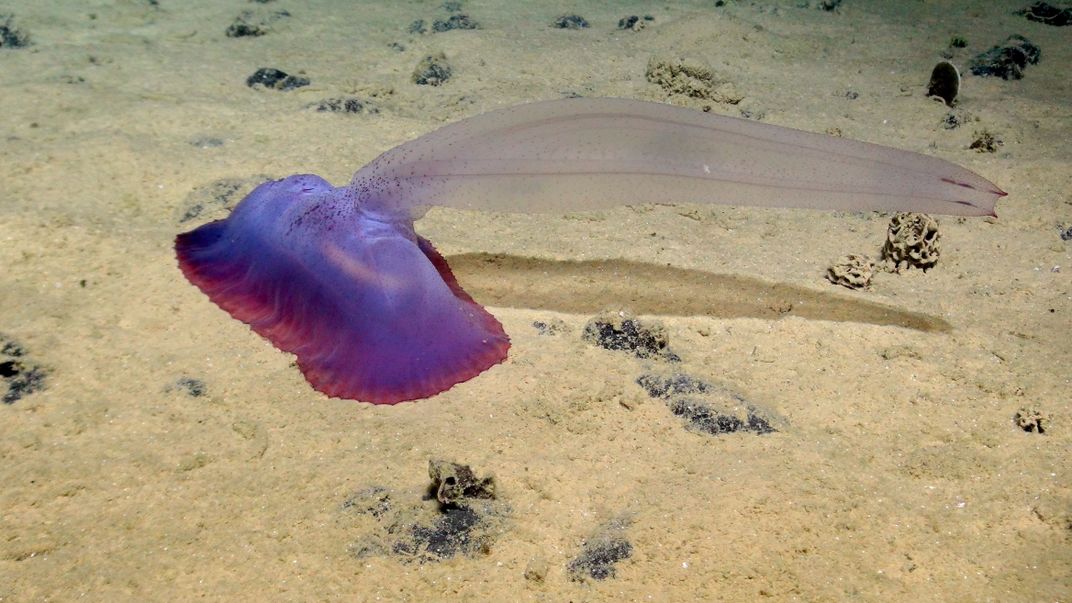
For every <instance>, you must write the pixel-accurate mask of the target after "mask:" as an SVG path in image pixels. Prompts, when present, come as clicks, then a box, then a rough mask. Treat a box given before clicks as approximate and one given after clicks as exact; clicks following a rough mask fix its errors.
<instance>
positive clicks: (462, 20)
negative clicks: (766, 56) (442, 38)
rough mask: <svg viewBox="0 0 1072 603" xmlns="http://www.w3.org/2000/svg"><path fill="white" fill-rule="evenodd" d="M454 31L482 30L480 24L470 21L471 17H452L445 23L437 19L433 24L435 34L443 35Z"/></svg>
mask: <svg viewBox="0 0 1072 603" xmlns="http://www.w3.org/2000/svg"><path fill="white" fill-rule="evenodd" d="M454 29H480V23H477V22H476V21H475V20H473V19H470V18H469V15H451V16H450V17H448V18H447V19H446V20H445V21H444V20H442V19H436V20H435V22H434V23H432V31H434V32H435V33H443V32H444V31H451V30H454Z"/></svg>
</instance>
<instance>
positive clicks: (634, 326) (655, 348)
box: [581, 312, 681, 362]
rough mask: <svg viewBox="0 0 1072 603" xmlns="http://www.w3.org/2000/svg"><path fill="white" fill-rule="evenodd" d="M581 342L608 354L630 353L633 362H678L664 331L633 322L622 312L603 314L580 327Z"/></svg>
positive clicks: (650, 324)
mask: <svg viewBox="0 0 1072 603" xmlns="http://www.w3.org/2000/svg"><path fill="white" fill-rule="evenodd" d="M581 337H582V339H584V340H585V341H587V342H589V343H592V344H595V345H598V346H599V347H602V348H604V349H608V350H618V351H625V352H631V353H632V354H633V355H635V356H636V357H637V358H662V359H664V360H670V361H672V362H676V361H678V360H680V359H681V358H680V357H678V355H677V354H675V353H673V352H671V351H670V349H669V344H670V339H669V336H668V335H667V333H666V329H665V328H663V326H662V325H660V324H657V323H648V322H644V321H641V320H640V319H637V318H633V317H632V316H631V315H629V314H628V313H625V312H606V313H604V314H601V315H600V316H596V317H595V318H593V319H591V320H589V321H588V323H587V324H585V325H584V333H583V334H582V336H581Z"/></svg>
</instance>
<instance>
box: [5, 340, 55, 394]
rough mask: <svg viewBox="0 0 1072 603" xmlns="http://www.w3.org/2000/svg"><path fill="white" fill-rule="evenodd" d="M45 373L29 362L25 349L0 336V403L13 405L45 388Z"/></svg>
mask: <svg viewBox="0 0 1072 603" xmlns="http://www.w3.org/2000/svg"><path fill="white" fill-rule="evenodd" d="M46 376H47V371H46V370H45V369H43V368H41V367H40V366H38V365H36V364H34V363H32V362H30V361H29V360H28V358H27V355H26V349H25V348H24V347H23V346H22V345H21V344H20V343H18V342H17V341H15V340H13V339H11V338H9V337H7V336H5V335H2V334H0V383H2V384H3V386H4V387H0V391H2V392H3V395H2V396H0V402H3V403H4V404H14V403H15V402H18V401H19V400H21V399H22V398H23V397H24V396H28V395H29V394H32V393H34V392H36V391H40V390H42V389H44V388H45V377H46Z"/></svg>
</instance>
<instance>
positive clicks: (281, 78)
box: [246, 67, 310, 91]
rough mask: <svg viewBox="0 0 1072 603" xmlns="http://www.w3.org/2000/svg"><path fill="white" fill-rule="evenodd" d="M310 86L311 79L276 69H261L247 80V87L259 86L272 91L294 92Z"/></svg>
mask: <svg viewBox="0 0 1072 603" xmlns="http://www.w3.org/2000/svg"><path fill="white" fill-rule="evenodd" d="M309 84H310V81H309V78H307V77H302V76H300V75H290V74H289V73H287V72H285V71H281V70H279V69H275V68H274V67H261V68H260V69H258V70H257V71H255V72H253V75H251V76H249V77H248V78H246V85H247V86H249V87H250V88H256V87H258V86H261V87H264V88H269V89H271V90H280V91H287V90H294V89H296V88H301V87H302V86H308V85H309Z"/></svg>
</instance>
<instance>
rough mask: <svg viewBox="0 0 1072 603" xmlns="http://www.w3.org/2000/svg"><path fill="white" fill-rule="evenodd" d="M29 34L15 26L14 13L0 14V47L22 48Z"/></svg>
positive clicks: (26, 43)
mask: <svg viewBox="0 0 1072 603" xmlns="http://www.w3.org/2000/svg"><path fill="white" fill-rule="evenodd" d="M29 45H30V36H29V34H27V33H26V32H24V31H22V30H20V29H19V28H18V27H16V26H15V15H10V14H0V48H23V47H25V46H29Z"/></svg>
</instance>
